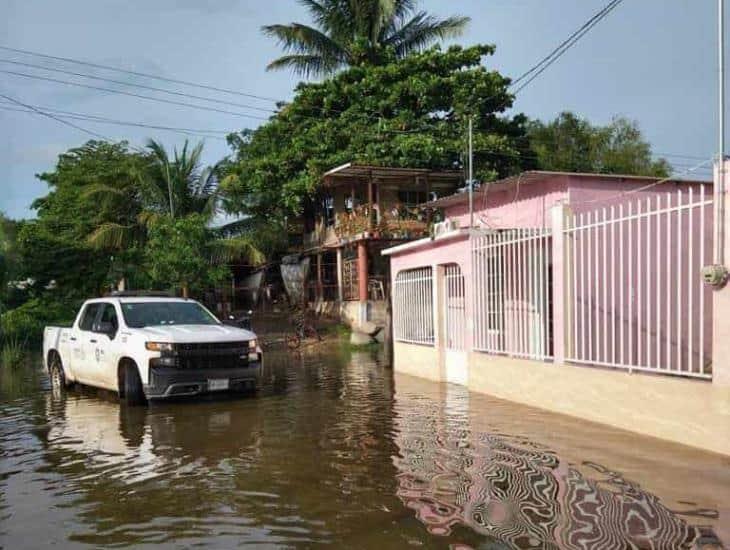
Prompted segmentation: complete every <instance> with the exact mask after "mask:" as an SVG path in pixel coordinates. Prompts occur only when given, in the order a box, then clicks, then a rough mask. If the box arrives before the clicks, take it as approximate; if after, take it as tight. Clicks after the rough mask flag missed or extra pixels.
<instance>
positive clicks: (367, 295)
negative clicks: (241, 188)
mask: <svg viewBox="0 0 730 550" xmlns="http://www.w3.org/2000/svg"><path fill="white" fill-rule="evenodd" d="M463 181H464V179H463V174H462V172H461V171H432V170H428V169H417V168H393V167H381V166H367V165H361V164H354V163H348V164H344V165H342V166H338V167H337V168H333V169H332V170H329V171H328V172H326V173H325V174H324V175H323V177H322V183H321V185H320V187H319V189H318V190H317V194H316V198H315V201H314V208H312V209H311V210H310V211H309V212H308V213H307V214H306V215H305V217H304V220H303V222H304V239H303V245H302V249H301V252H302V255H303V256H304V258H305V259H306V258H308V259H309V260H308V261H309V266H310V269H309V276H308V281H307V294H308V301H309V303H310V305H312V306H314V307H316V308H317V309H318V310H320V311H329V312H332V313H340V314H341V315H342V317H343V318H344V319H345V320H346V321H348V322H349V323H350V324H352V325H358V324H360V323H362V322H364V321H374V322H376V323H379V322H382V321H383V320H384V317H385V309H386V308H385V304H386V299H387V297H388V295H389V285H390V272H389V264H388V262H387V261H386V259H385V258H383V257H382V256H381V254H380V252H381V251H382V250H383V249H385V248H388V247H391V246H394V245H396V244H399V243H403V242H405V241H410V240H414V239H418V238H422V237H424V236H426V235H428V234H429V230H430V225H431V224H432V223H433V221H434V220H433V219H432V215H433V212H432V210H429V209H424V208H422V207H421V205H423V204H424V203H427V202H429V201H433V200H435V199H437V198H440V197H444V196H447V195H450V194H452V193H454V192H455V191H456V190H457V189H458V188H459V187H461V186H462V185H463Z"/></svg>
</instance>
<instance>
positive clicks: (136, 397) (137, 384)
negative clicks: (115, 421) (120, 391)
mask: <svg viewBox="0 0 730 550" xmlns="http://www.w3.org/2000/svg"><path fill="white" fill-rule="evenodd" d="M124 368H125V371H124V400H125V402H126V403H127V405H132V406H137V405H144V404H145V403H146V402H147V400H146V399H145V396H144V391H143V390H142V380H141V379H140V377H139V369H137V365H135V364H134V363H127V364H126V365H125V367H124Z"/></svg>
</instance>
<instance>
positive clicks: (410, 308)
mask: <svg viewBox="0 0 730 550" xmlns="http://www.w3.org/2000/svg"><path fill="white" fill-rule="evenodd" d="M393 337H394V339H395V340H398V341H400V342H411V343H415V344H429V345H433V343H434V330H433V269H432V268H431V267H421V268H418V269H409V270H407V271H401V272H400V273H398V275H396V278H395V286H394V288H393Z"/></svg>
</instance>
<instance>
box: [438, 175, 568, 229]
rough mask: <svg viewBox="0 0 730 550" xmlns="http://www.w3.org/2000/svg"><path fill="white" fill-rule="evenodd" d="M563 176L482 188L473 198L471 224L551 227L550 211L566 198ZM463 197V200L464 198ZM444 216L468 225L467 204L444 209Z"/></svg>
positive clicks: (464, 225) (566, 188)
mask: <svg viewBox="0 0 730 550" xmlns="http://www.w3.org/2000/svg"><path fill="white" fill-rule="evenodd" d="M567 183H568V181H567V178H566V177H563V176H561V177H552V178H550V179H548V180H545V181H544V182H540V183H522V184H519V185H515V186H513V187H512V188H510V189H506V190H502V191H494V190H491V189H490V188H489V186H488V185H487V186H485V187H483V188H482V189H480V190H479V191H477V192H476V194H475V195H474V223H475V224H476V225H481V226H485V227H493V228H509V229H513V228H525V227H545V226H546V225H549V224H550V209H551V208H552V207H553V206H554V205H555V204H558V203H559V202H560V201H561V200H564V199H566V198H567V196H568V193H567V190H568V187H567ZM465 198H466V197H465ZM444 214H445V215H446V217H448V218H451V219H458V220H459V221H460V224H461V227H468V226H469V204H468V202H467V201H466V200H465V201H464V202H463V203H460V204H457V205H454V206H449V207H446V208H444Z"/></svg>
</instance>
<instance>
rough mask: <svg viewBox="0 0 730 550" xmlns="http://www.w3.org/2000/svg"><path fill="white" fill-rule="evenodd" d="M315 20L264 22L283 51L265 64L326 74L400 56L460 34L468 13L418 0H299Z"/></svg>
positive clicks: (272, 67)
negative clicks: (433, 9)
mask: <svg viewBox="0 0 730 550" xmlns="http://www.w3.org/2000/svg"><path fill="white" fill-rule="evenodd" d="M299 3H300V4H302V5H303V6H304V7H305V8H306V9H307V11H309V14H310V16H311V18H312V20H313V21H314V26H309V25H304V24H301V23H291V24H289V25H266V26H264V27H263V28H262V30H263V32H264V33H265V34H267V35H269V36H271V37H273V38H276V39H277V40H278V41H279V44H281V46H282V47H283V48H284V50H285V51H286V52H288V53H287V55H284V56H283V57H280V58H278V59H276V60H274V61H272V62H271V63H270V64H269V66H268V69H282V68H291V69H294V71H295V72H296V73H297V74H299V75H302V76H310V75H319V76H322V75H329V74H332V73H333V72H335V71H337V70H338V69H341V68H343V67H347V66H356V65H362V64H370V65H374V64H384V63H386V62H388V61H390V58H391V57H392V56H395V58H397V59H402V58H404V57H406V56H407V55H409V54H411V53H414V52H418V51H421V50H423V48H425V47H428V46H430V45H432V44H434V43H435V42H437V41H439V40H444V39H447V38H452V37H455V36H459V35H460V34H461V33H462V32H463V31H464V29H465V27H466V25H467V24H468V23H469V18H468V17H462V16H452V17H447V18H444V19H441V18H438V17H435V16H433V15H430V14H428V13H427V12H425V11H419V10H417V9H416V8H417V5H418V1H417V0H299Z"/></svg>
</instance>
